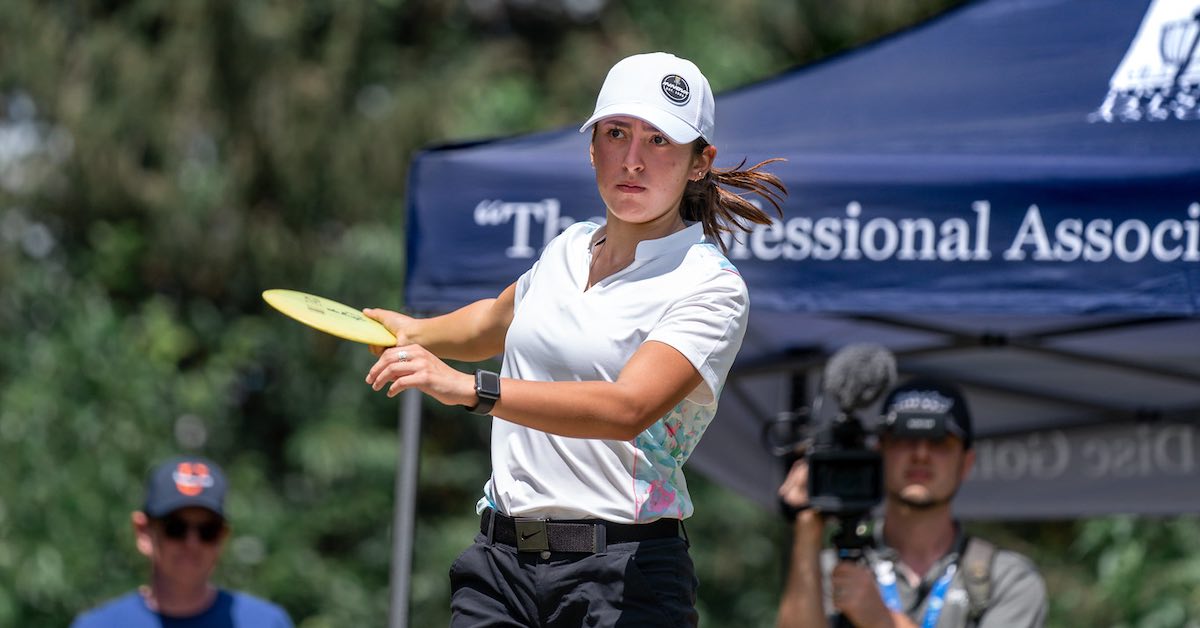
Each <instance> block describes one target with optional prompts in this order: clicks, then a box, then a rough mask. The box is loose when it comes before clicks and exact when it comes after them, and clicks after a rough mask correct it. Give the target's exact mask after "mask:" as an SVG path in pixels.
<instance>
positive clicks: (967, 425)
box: [879, 378, 975, 449]
mask: <svg viewBox="0 0 1200 628" xmlns="http://www.w3.org/2000/svg"><path fill="white" fill-rule="evenodd" d="M879 431H880V433H881V434H886V435H888V436H892V437H895V438H928V439H931V440H937V439H940V438H943V437H944V436H946V435H953V436H957V437H958V438H960V439H962V442H963V447H964V448H967V449H969V448H970V447H971V444H972V441H973V440H974V436H975V434H974V430H973V429H972V428H971V413H970V412H969V411H968V410H967V399H966V397H964V396H963V394H962V391H961V390H959V388H958V387H957V386H955V385H954V384H951V383H949V382H944V381H939V380H935V379H929V378H920V379H914V380H910V381H908V382H905V383H904V384H901V385H900V386H897V387H896V388H894V389H892V392H890V393H889V394H888V396H887V399H885V400H884V401H883V422H882V423H881V424H880V427H879Z"/></svg>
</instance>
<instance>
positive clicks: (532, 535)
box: [513, 517, 550, 552]
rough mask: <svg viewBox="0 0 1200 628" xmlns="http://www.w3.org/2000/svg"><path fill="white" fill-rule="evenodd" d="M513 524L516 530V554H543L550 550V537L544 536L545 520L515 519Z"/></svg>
mask: <svg viewBox="0 0 1200 628" xmlns="http://www.w3.org/2000/svg"><path fill="white" fill-rule="evenodd" d="M513 522H514V523H515V524H516V528H517V551H518V552H544V551H547V550H549V549H550V537H549V536H548V535H547V534H546V520H545V519H527V518H521V517H517V518H516V519H514V520H513Z"/></svg>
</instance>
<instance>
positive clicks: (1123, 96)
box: [1088, 0, 1200, 122]
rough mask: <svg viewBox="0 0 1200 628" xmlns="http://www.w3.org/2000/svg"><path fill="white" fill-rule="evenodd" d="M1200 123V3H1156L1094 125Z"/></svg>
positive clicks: (1165, 0) (1175, 0) (1183, 0)
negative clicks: (1194, 121) (1166, 121)
mask: <svg viewBox="0 0 1200 628" xmlns="http://www.w3.org/2000/svg"><path fill="white" fill-rule="evenodd" d="M1170 118H1175V119H1177V120H1200V0H1154V1H1153V2H1152V3H1151V4H1150V8H1148V9H1147V10H1146V16H1145V17H1144V18H1142V25H1141V26H1140V27H1139V28H1138V32H1137V35H1136V36H1134V38H1133V43H1131V44H1130V45H1129V50H1127V51H1126V52H1125V58H1124V59H1122V60H1121V64H1120V65H1118V66H1117V70H1116V71H1115V72H1113V75H1112V79H1111V80H1109V83H1108V95H1107V96H1106V97H1105V98H1104V102H1103V103H1101V104H1100V108H1099V109H1097V110H1096V111H1094V112H1092V114H1091V115H1089V116H1088V121H1089V122H1113V121H1120V122H1137V121H1139V120H1144V121H1156V120H1168V119H1170Z"/></svg>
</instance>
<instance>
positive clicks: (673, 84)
mask: <svg viewBox="0 0 1200 628" xmlns="http://www.w3.org/2000/svg"><path fill="white" fill-rule="evenodd" d="M662 93H663V96H666V97H667V100H669V101H671V102H673V103H675V104H677V105H686V104H687V102H688V101H689V100H691V98H692V90H691V89H690V88H689V87H688V84H687V81H685V80H684V79H683V77H682V76H679V75H678V74H668V75H666V76H664V77H663V80H662Z"/></svg>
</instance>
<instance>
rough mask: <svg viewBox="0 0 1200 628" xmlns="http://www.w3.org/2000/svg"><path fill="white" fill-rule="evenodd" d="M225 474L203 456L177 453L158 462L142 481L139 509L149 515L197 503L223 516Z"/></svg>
mask: <svg viewBox="0 0 1200 628" xmlns="http://www.w3.org/2000/svg"><path fill="white" fill-rule="evenodd" d="M226 487H227V483H226V481H225V473H224V472H223V471H221V467H219V466H217V464H216V463H214V462H213V461H211V460H208V459H207V458H200V457H197V456H180V457H176V458H172V459H170V460H167V461H166V462H163V463H161V464H159V465H158V466H157V467H155V468H154V470H153V471H151V472H150V477H149V478H148V479H147V481H146V504H145V506H143V507H142V511H143V512H145V513H146V514H147V515H149V516H150V517H153V518H156V519H157V518H161V517H165V516H167V515H169V514H171V513H172V512H175V511H176V510H179V509H180V508H187V507H189V506H198V507H200V508H207V509H208V510H211V511H213V512H214V513H216V514H217V515H219V516H221V518H224V517H225V489H226Z"/></svg>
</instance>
